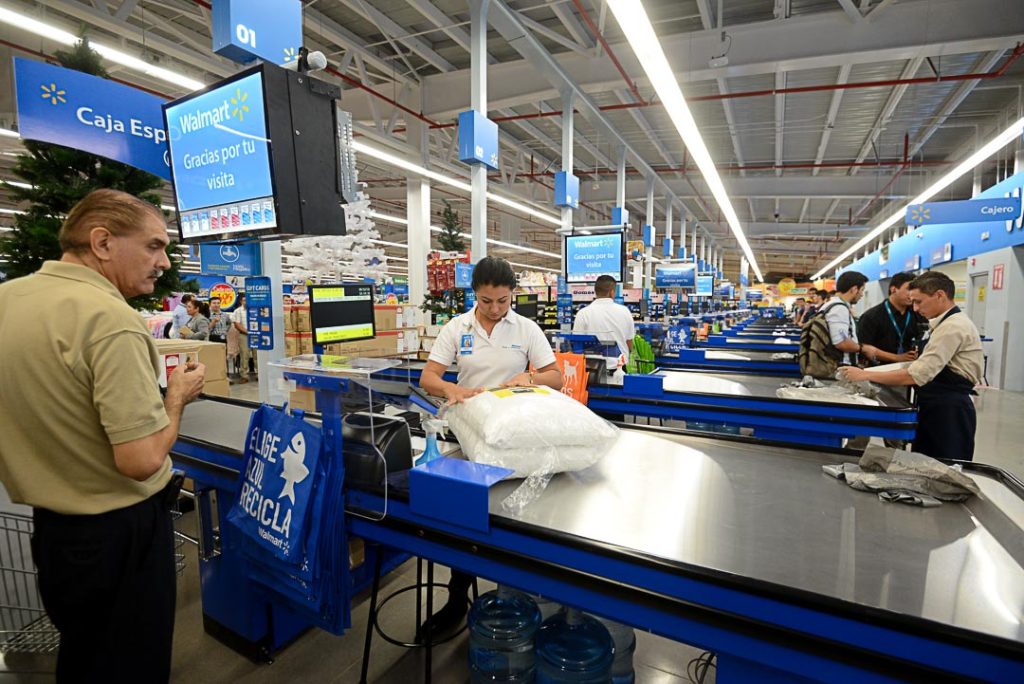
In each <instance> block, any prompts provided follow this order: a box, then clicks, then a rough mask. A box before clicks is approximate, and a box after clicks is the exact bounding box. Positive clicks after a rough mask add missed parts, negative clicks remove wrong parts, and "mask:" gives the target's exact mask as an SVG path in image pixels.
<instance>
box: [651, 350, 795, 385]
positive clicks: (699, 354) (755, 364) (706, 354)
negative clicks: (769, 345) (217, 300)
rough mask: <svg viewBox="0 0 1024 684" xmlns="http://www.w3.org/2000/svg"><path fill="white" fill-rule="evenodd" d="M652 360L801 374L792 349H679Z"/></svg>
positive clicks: (673, 365)
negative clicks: (781, 355)
mask: <svg viewBox="0 0 1024 684" xmlns="http://www.w3.org/2000/svg"><path fill="white" fill-rule="evenodd" d="M776 354H783V355H785V356H786V357H787V358H774V357H775V356H776ZM655 363H656V364H657V365H658V366H659V367H661V368H665V369H669V370H704V371H716V372H720V373H749V374H751V375H778V376H782V377H789V378H799V377H800V363H799V362H798V361H797V359H796V356H795V353H794V352H793V351H786V352H781V351H780V352H774V353H773V352H767V351H746V350H742V349H680V350H679V351H678V352H677V353H675V354H671V353H668V352H665V353H663V354H662V355H661V356H658V357H656V358H655Z"/></svg>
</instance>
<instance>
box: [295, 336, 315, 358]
mask: <svg viewBox="0 0 1024 684" xmlns="http://www.w3.org/2000/svg"><path fill="white" fill-rule="evenodd" d="M297 334H298V338H299V354H312V353H313V333H311V332H300V333H297Z"/></svg>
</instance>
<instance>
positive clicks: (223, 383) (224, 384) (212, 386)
mask: <svg viewBox="0 0 1024 684" xmlns="http://www.w3.org/2000/svg"><path fill="white" fill-rule="evenodd" d="M203 394H209V395H211V396H214V397H230V396H231V384H230V383H229V382H228V381H227V378H225V379H223V380H207V381H206V382H205V383H204V384H203Z"/></svg>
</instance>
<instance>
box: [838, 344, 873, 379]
mask: <svg viewBox="0 0 1024 684" xmlns="http://www.w3.org/2000/svg"><path fill="white" fill-rule="evenodd" d="M865 346H866V345H865ZM839 373H840V374H841V375H842V376H843V379H844V380H849V381H850V382H860V381H861V380H870V379H871V373H870V372H869V371H866V370H864V369H863V368H857V367H856V366H843V367H842V368H840V369H839Z"/></svg>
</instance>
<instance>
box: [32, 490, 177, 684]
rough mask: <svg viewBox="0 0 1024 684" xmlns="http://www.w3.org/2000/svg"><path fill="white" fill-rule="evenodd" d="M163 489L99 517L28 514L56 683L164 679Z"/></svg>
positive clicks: (167, 524)
mask: <svg viewBox="0 0 1024 684" xmlns="http://www.w3.org/2000/svg"><path fill="white" fill-rule="evenodd" d="M170 488H171V487H170V486H169V487H168V489H167V490H164V491H163V492H160V493H158V494H156V495H154V496H152V497H150V498H149V499H147V500H145V501H143V502H141V503H138V504H135V505H133V506H129V507H127V508H121V509H117V510H114V511H110V512H108V513H102V514H99V515H63V514H60V513H54V512H52V511H49V510H46V509H42V508H36V509H35V510H34V515H33V518H34V520H35V533H34V534H33V536H32V558H33V560H35V564H36V568H37V569H38V571H39V593H40V595H41V596H42V599H43V606H44V607H45V608H46V612H47V613H48V614H49V616H50V619H51V620H52V621H53V624H54V625H55V626H56V627H57V629H58V630H59V631H60V639H61V641H60V651H59V652H58V655H57V681H58V682H60V683H62V684H63V683H64V682H138V683H140V684H141V683H144V682H145V683H149V682H154V683H155V682H161V683H162V682H167V681H168V679H169V678H170V673H171V640H172V637H173V634H174V601H175V592H176V589H177V587H176V584H175V568H174V528H173V525H172V521H171V516H170V513H169V510H168V509H169V506H168V499H172V498H174V497H176V495H177V492H176V491H175V492H174V494H173V495H171V494H170V493H169V490H170Z"/></svg>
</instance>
